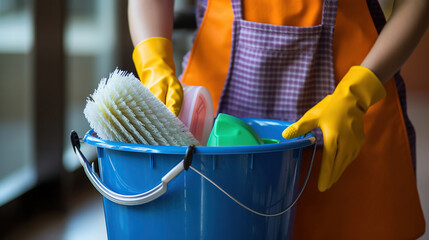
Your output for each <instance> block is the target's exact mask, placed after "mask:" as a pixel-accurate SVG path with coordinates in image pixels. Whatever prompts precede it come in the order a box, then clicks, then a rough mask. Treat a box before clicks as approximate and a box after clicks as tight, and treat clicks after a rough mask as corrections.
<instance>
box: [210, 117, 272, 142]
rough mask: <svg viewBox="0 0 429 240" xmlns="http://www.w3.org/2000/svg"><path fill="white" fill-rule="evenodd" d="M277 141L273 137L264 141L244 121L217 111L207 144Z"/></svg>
mask: <svg viewBox="0 0 429 240" xmlns="http://www.w3.org/2000/svg"><path fill="white" fill-rule="evenodd" d="M278 142H279V141H278V140H275V139H266V140H265V141H264V140H263V139H262V138H261V137H260V136H259V135H258V133H257V132H256V131H255V130H254V129H253V128H252V127H251V126H250V125H249V124H247V123H246V122H245V121H243V120H241V119H239V118H237V117H234V116H231V115H228V114H225V113H219V115H218V116H217V118H216V120H215V123H214V126H213V130H212V132H211V134H210V137H209V139H208V142H207V146H211V147H220V146H246V145H259V144H264V143H267V144H268V143H278Z"/></svg>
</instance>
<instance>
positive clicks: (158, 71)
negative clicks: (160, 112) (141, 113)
mask: <svg viewBox="0 0 429 240" xmlns="http://www.w3.org/2000/svg"><path fill="white" fill-rule="evenodd" d="M133 61H134V65H135V67H136V69H137V73H138V75H139V78H140V81H141V82H142V83H143V85H145V86H146V87H147V88H149V90H150V91H151V92H152V93H153V94H154V95H155V96H156V97H157V98H158V99H159V100H160V101H161V102H163V103H164V104H165V105H166V106H167V108H168V109H170V111H172V112H173V113H174V114H175V115H176V116H178V115H179V113H180V108H181V107H182V102H183V89H182V85H181V84H180V81H179V80H178V79H177V77H176V73H175V66H174V60H173V46H172V44H171V41H170V40H168V39H167V38H162V37H154V38H149V39H146V40H144V41H142V42H141V43H139V44H138V45H137V46H136V47H135V48H134V52H133Z"/></svg>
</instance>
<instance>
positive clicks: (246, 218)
mask: <svg viewBox="0 0 429 240" xmlns="http://www.w3.org/2000/svg"><path fill="white" fill-rule="evenodd" d="M241 119H242V120H244V121H245V122H247V123H248V124H250V125H251V126H252V127H253V128H254V129H255V130H256V132H257V133H258V134H259V135H260V136H261V137H262V138H272V139H278V140H280V141H281V142H280V143H275V144H265V145H254V146H240V147H195V148H192V147H172V146H151V145H139V144H128V143H118V142H111V141H104V140H101V139H99V138H98V137H96V135H95V134H94V132H93V131H92V130H91V131H89V132H88V133H87V134H86V136H85V137H84V142H86V143H88V144H91V145H94V146H96V147H97V153H98V163H99V172H100V177H101V179H100V178H99V177H98V176H97V174H96V173H95V171H94V168H93V167H91V165H90V164H89V162H88V161H87V160H86V158H85V157H84V156H83V154H82V153H81V151H80V144H79V138H78V136H77V134H76V133H72V143H73V146H74V150H75V152H76V154H77V155H78V157H79V159H80V161H81V164H82V166H83V167H84V170H85V172H86V174H87V176H88V178H89V179H90V181H91V182H92V183H93V185H94V187H95V188H96V189H97V190H98V191H99V192H100V193H101V194H102V195H103V202H104V213H105V219H106V226H107V235H108V237H109V239H234V240H237V239H290V238H291V235H292V230H293V222H294V221H293V220H294V215H295V203H296V202H297V200H298V198H299V196H300V195H301V193H302V191H303V189H304V188H305V183H306V182H307V180H308V176H309V174H310V170H311V164H310V169H309V170H308V173H307V178H306V181H305V183H304V184H303V186H302V187H299V173H300V168H301V156H302V151H303V149H304V148H306V147H309V146H314V149H315V145H316V143H315V138H314V135H313V134H311V133H308V134H306V135H304V136H301V137H299V138H295V139H292V140H285V139H283V138H282V136H281V133H282V131H283V130H284V129H285V128H286V127H287V126H289V125H290V123H288V122H285V121H278V120H268V119H255V118H241ZM313 155H314V153H313ZM312 161H313V159H311V163H312ZM167 186H168V189H167Z"/></svg>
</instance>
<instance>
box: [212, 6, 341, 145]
mask: <svg viewBox="0 0 429 240" xmlns="http://www.w3.org/2000/svg"><path fill="white" fill-rule="evenodd" d="M231 2H232V8H233V12H234V21H233V31H232V46H231V59H230V66H229V70H228V75H227V79H226V81H225V86H224V91H223V93H222V96H221V100H220V102H219V112H223V113H228V114H231V115H234V116H238V117H256V118H271V119H280V120H286V121H291V122H295V121H297V120H298V119H300V118H301V117H302V115H303V114H304V113H305V112H306V111H307V110H309V109H310V108H311V107H313V106H314V105H315V104H317V103H318V102H319V101H320V100H322V99H323V98H324V97H325V96H326V95H328V94H330V93H332V92H333V90H334V88H335V80H334V65H333V57H332V42H333V33H334V27H335V18H336V11H337V1H336V0H325V1H324V6H323V13H322V21H321V24H319V25H317V26H312V27H295V26H280V25H271V24H264V23H258V22H249V21H246V20H244V19H243V18H242V12H241V1H240V0H232V1H231ZM314 132H315V134H316V137H317V139H318V143H322V132H321V131H320V129H316V130H315V131H314Z"/></svg>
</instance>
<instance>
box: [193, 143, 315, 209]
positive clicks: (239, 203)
mask: <svg viewBox="0 0 429 240" xmlns="http://www.w3.org/2000/svg"><path fill="white" fill-rule="evenodd" d="M313 141H314V143H313V145H314V148H313V155H312V156H311V162H310V166H309V167H308V172H307V176H306V177H305V181H304V183H303V184H302V187H301V190H300V191H299V193H298V195H297V196H296V198H295V200H294V201H293V202H292V203H291V204H289V206H288V207H287V208H286V209H285V210H283V211H281V212H278V213H274V214H266V213H261V212H258V211H255V210H253V209H251V208H249V207H247V206H246V205H244V204H243V203H242V202H240V201H238V200H237V199H236V198H234V197H233V196H231V194H229V193H228V192H226V191H225V190H224V189H222V188H221V187H220V186H219V185H217V184H216V183H215V182H214V181H213V180H211V179H210V178H209V177H207V176H206V175H204V174H203V173H201V172H200V171H198V170H197V169H195V168H194V167H192V166H189V168H190V169H192V170H193V171H195V172H196V173H198V174H199V175H200V176H201V177H203V178H204V179H206V180H207V181H208V182H210V183H211V184H213V185H214V186H215V187H216V188H218V189H219V190H220V191H221V192H223V193H224V194H225V195H226V196H228V197H229V198H230V199H231V200H233V201H234V202H235V203H237V204H238V205H240V206H241V207H243V208H244V209H246V210H247V211H249V212H251V213H254V214H256V215H259V216H262V217H276V216H280V215H282V214H284V213H286V212H287V211H289V210H290V209H291V208H292V207H293V206H295V204H296V202H298V199H299V197H301V194H302V192H303V191H304V189H305V186H306V185H307V182H308V179H309V178H310V172H311V167H312V166H313V160H314V156H315V155H316V146H317V142H316V140H315V138H314V139H313Z"/></svg>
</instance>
